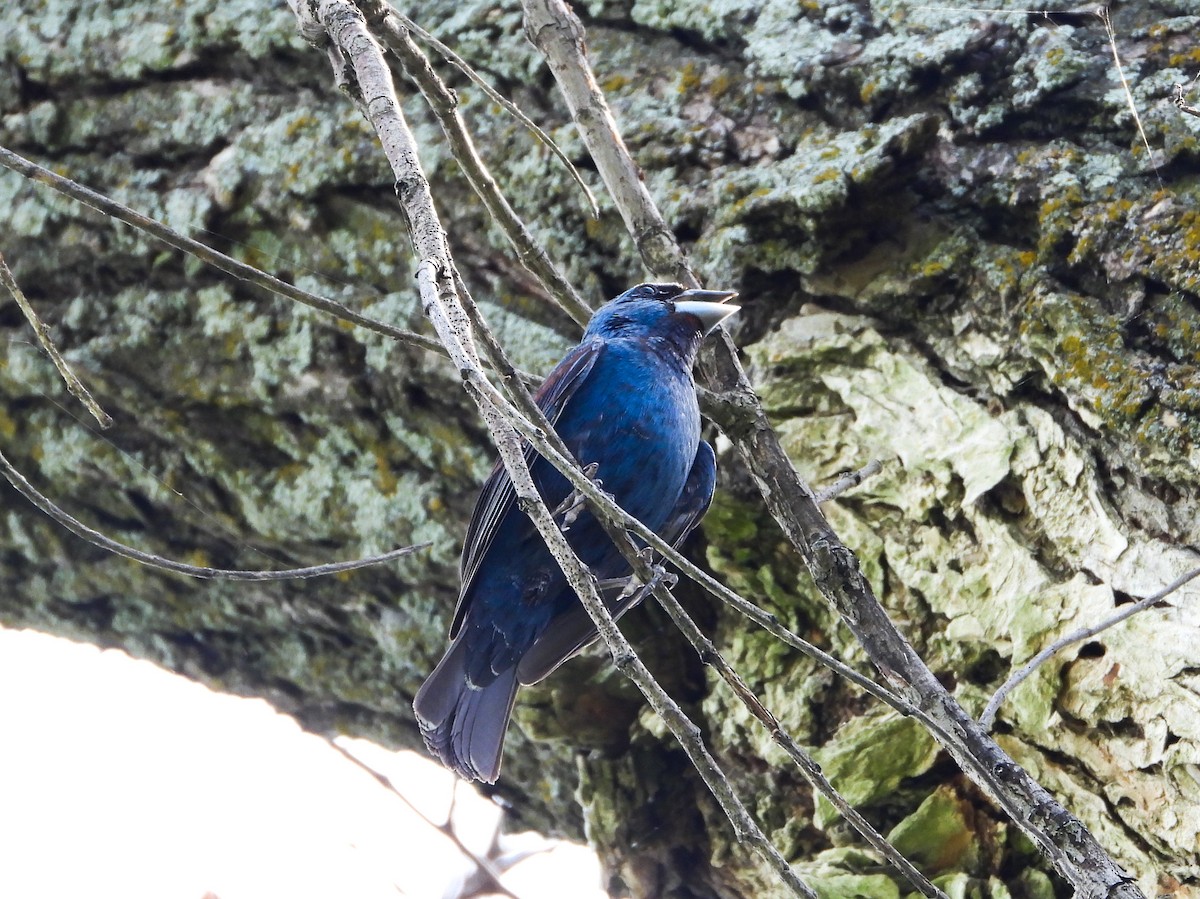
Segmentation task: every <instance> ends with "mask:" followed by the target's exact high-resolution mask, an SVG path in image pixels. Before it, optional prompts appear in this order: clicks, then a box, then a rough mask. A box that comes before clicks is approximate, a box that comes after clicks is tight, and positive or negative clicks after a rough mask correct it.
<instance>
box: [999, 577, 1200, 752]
mask: <svg viewBox="0 0 1200 899" xmlns="http://www.w3.org/2000/svg"><path fill="white" fill-rule="evenodd" d="M1197 576H1200V568H1195V569H1193V570H1192V571H1189V572H1188V573H1187V574H1184V575H1182V576H1180V577H1178V578H1176V579H1175V580H1173V581H1171V583H1169V584H1167V586H1165V587H1163V588H1162V589H1161V590H1159V591H1158V592H1157V593H1155V594H1153V595H1151V596H1147V597H1146V598H1145V599H1139V600H1138V601H1137V602H1135V603H1133V605H1130V606H1126V607H1125V608H1123V609H1122V610H1121V611H1120V612H1117V614H1115V615H1112V616H1110V617H1108V618H1105V619H1104V620H1103V621H1101V622H1100V623H1099V624H1094V625H1092V626H1090V627H1083V628H1080V629H1079V630H1075V631H1071V633H1069V634H1067V635H1065V636H1063V637H1059V638H1058V639H1057V640H1055V641H1054V642H1053V643H1051V644H1050V645H1049V646H1047V647H1046V648H1045V649H1043V650H1042V651H1041V652H1039V653H1038V654H1037V655H1035V656H1034V657H1033V658H1031V659H1030V660H1029V661H1028V662H1026V663H1025V664H1024V665H1022V666H1021V667H1020V668H1018V669H1017V670H1016V671H1014V672H1013V673H1012V675H1010V676H1009V678H1008V680H1006V681H1005V682H1004V683H1003V684H1002V685H1001V686H1000V689H999V690H997V691H996V692H995V693H993V694H992V698H991V699H989V700H988V704H987V706H986V708H984V710H983V714H982V715H980V716H979V724H980V725H981V726H982V727H985V728H987V729H988V730H991V728H992V724H994V723H995V721H996V712H997V710H999V708H1000V703H1002V702H1004V700H1005V699H1006V698H1007V697H1008V694H1009V693H1011V692H1012V691H1013V690H1015V689H1016V688H1017V687H1018V686H1019V685H1020V684H1021V683H1023V682H1024V681H1025V679H1026V678H1028V677H1029V675H1031V674H1033V672H1034V671H1036V670H1037V669H1038V667H1039V666H1041V665H1042V664H1043V663H1044V662H1045V661H1046V660H1047V659H1049V658H1050V657H1051V656H1053V655H1054V654H1055V653H1057V652H1058V651H1059V650H1061V649H1063V648H1065V647H1067V646H1070V645H1071V644H1072V643H1078V642H1079V641H1080V640H1086V639H1087V638H1088V637H1094V636H1096V634H1098V633H1100V632H1101V631H1106V630H1108V629H1109V628H1110V627H1112V626H1113V625H1115V624H1120V623H1121V622H1122V621H1124V620H1125V619H1126V618H1132V617H1133V616H1134V615H1136V614H1138V612H1144V611H1145V610H1146V609H1148V608H1150V607H1151V606H1153V605H1156V604H1157V603H1160V602H1162V601H1163V600H1164V599H1166V598H1167V597H1168V596H1170V595H1171V594H1172V593H1174V592H1175V591H1176V590H1178V589H1179V588H1180V587H1182V586H1183V585H1184V584H1186V583H1188V582H1189V581H1191V580H1192V579H1193V578H1195V577H1197Z"/></svg>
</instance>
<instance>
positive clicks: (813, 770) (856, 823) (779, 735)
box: [651, 582, 947, 899]
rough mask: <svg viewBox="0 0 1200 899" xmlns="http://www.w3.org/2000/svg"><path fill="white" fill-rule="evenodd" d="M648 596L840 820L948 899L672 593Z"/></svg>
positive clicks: (656, 589) (926, 890) (927, 891)
mask: <svg viewBox="0 0 1200 899" xmlns="http://www.w3.org/2000/svg"><path fill="white" fill-rule="evenodd" d="M651 592H652V593H653V594H654V598H655V599H656V600H658V603H659V605H661V606H662V607H663V608H664V609H666V611H667V614H668V615H670V616H671V620H672V621H674V622H675V625H676V627H678V628H679V630H681V631H682V632H683V635H684V636H685V637H687V639H688V642H689V643H691V644H692V648H693V649H695V650H696V652H697V654H698V655H699V656H700V660H701V661H702V662H704V664H706V665H709V666H711V667H712V668H713V669H714V670H715V671H716V672H717V673H718V674H719V675H721V678H722V679H723V680H724V681H725V683H727V684H728V685H729V688H730V689H731V690H733V692H734V694H735V695H736V696H737V697H738V699H740V700H741V702H742V704H743V705H744V706H746V708H747V709H749V710H750V713H751V714H752V715H754V717H755V718H757V719H758V721H759V723H761V724H762V726H763V727H764V728H766V731H767V733H768V734H770V735H771V739H772V740H773V741H774V742H775V745H777V746H778V747H779V748H780V749H782V750H783V751H784V752H786V753H787V754H788V757H789V758H791V760H792V761H793V762H795V763H796V767H798V768H799V769H800V773H801V774H803V775H804V779H805V780H807V781H808V782H809V784H811V785H812V787H813V788H814V789H815V790H816V791H817V792H819V793H820V794H821V795H822V796H824V797H825V798H826V799H828V800H829V802H830V803H831V804H832V805H833V807H834V808H836V809H837V810H838V812H839V813H840V814H841V815H842V817H843V818H845V819H846V820H847V821H848V822H850V824H851V826H853V827H854V829H855V830H856V831H858V832H859V833H860V834H862V836H863V837H864V838H865V839H866V841H867V842H868V843H870V844H871V845H872V846H874V847H875V849H876V850H877V851H878V852H879V853H880V855H882V856H883V857H884V858H885V859H887V860H888V862H890V863H891V864H892V866H893V867H895V868H896V870H897V871H899V872H900V873H901V874H902V875H903V876H904V878H905V879H906V880H907V881H908V882H909V883H911V884H912V885H913V886H914V887H916V888H917V890H918V891H919V892H920V893H921V895H923V896H930V897H936V899H947V896H946V894H945V893H943V892H942V891H941V890H939V889H938V888H937V887H935V886H934V885H933V884H932V883H930V882H929V880H928V879H926V877H925V875H923V874H922V873H921V872H920V871H918V870H917V869H916V868H915V867H913V865H912V863H911V862H909V860H908V859H906V858H905V857H904V856H903V855H901V854H900V853H899V852H897V851H896V849H895V848H894V847H893V846H892V845H891V844H890V843H888V841H887V840H885V839H884V838H883V835H882V834H880V833H879V831H877V830H876V829H875V828H874V827H872V826H871V824H870V822H868V821H867V819H866V818H864V817H863V816H862V815H860V814H859V813H858V812H857V811H855V809H854V807H853V806H852V805H850V803H849V802H847V801H846V798H845V797H844V796H842V794H841V793H839V792H838V791H837V790H836V789H835V788H834V786H833V784H831V783H830V782H829V778H827V777H826V776H825V775H824V773H822V771H821V766H820V765H818V764H817V763H816V761H815V760H814V759H813V757H812V756H810V755H809V754H808V753H807V752H805V751H804V750H803V749H801V748H800V745H799V744H798V743H797V742H796V741H795V740H794V739H792V736H791V734H789V733H788V732H787V731H786V730H784V728H783V725H781V724H780V723H779V719H778V718H776V717H775V716H774V715H773V714H771V712H770V710H768V709H767V707H766V706H764V705H763V704H762V702H761V700H759V698H758V697H757V696H755V695H754V691H753V690H751V689H750V688H749V687H748V686H746V682H745V681H743V680H742V679H741V677H740V676H738V673H737V672H736V671H734V670H733V668H732V667H731V666H730V664H729V663H728V662H727V661H725V658H724V657H723V656H722V655H721V653H720V652H718V650H717V648H716V647H715V646H714V645H713V643H712V641H711V640H709V639H708V637H706V636H704V633H703V632H702V631H701V630H700V628H699V627H697V626H696V622H695V621H693V620H692V618H691V616H690V615H688V613H687V612H685V611H684V609H683V606H681V605H680V604H679V601H678V600H677V599H675V597H674V596H672V595H671V592H670V591H669V590H667V589H665V588H664V586H663V585H662V583H661V582H659V583H655V584H654V585H653V586H652V588H651Z"/></svg>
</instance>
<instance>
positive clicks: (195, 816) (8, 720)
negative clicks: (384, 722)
mask: <svg viewBox="0 0 1200 899" xmlns="http://www.w3.org/2000/svg"><path fill="white" fill-rule="evenodd" d="M342 745H344V746H345V747H346V748H348V749H350V750H351V751H352V752H354V753H355V754H356V755H357V756H358V757H359V758H361V759H362V760H364V761H366V762H367V763H369V764H370V765H371V766H372V767H373V768H375V769H376V770H379V771H381V772H383V773H385V774H386V775H387V776H388V777H390V778H391V779H392V781H393V782H394V783H395V784H396V785H397V786H398V787H399V788H400V789H401V790H402V791H403V792H404V793H405V795H406V796H408V797H409V799H410V800H411V801H413V802H414V803H415V804H416V805H417V806H418V807H419V808H420V809H421V810H422V811H423V812H424V813H425V814H426V815H427V816H429V817H430V818H431V819H433V820H434V821H436V822H442V821H444V820H445V818H446V814H447V811H448V809H449V807H450V803H451V797H452V795H456V801H455V822H456V825H457V828H458V831H459V833H460V836H461V837H462V838H463V840H464V842H466V843H468V845H470V846H471V847H472V849H474V850H475V851H478V852H480V853H485V852H486V851H487V847H488V845H490V842H491V839H492V834H493V833H494V830H495V823H496V819H497V816H498V814H499V813H498V811H497V810H496V808H495V807H494V806H493V805H492V804H491V803H490V802H488V801H487V800H485V799H482V798H481V797H479V795H478V794H476V793H475V792H474V791H473V790H471V789H470V788H469V787H467V786H465V785H460V786H459V787H458V789H457V794H455V793H454V791H455V782H456V781H455V778H454V777H452V776H451V775H449V774H448V773H447V772H445V771H444V770H442V769H441V768H440V767H438V766H437V765H434V764H433V763H431V762H428V761H426V760H425V759H423V758H421V757H420V756H417V755H415V754H413V753H390V752H387V751H385V750H383V749H381V748H380V747H378V746H374V745H373V744H370V743H366V742H364V741H357V740H348V741H345V742H344V743H342ZM506 839H508V840H509V841H508V842H506V843H504V844H502V845H503V847H504V848H505V849H506V850H509V851H514V852H521V851H523V850H529V849H540V851H537V852H535V853H533V854H531V855H530V856H529V857H528V859H526V860H525V861H523V862H520V863H519V864H517V865H515V866H514V867H513V868H512V869H511V871H510V872H509V873H508V874H506V875H505V876H504V879H503V882H504V884H505V886H506V887H507V888H508V889H509V890H511V891H512V892H514V893H516V894H518V895H519V896H520V897H522V899H538V897H562V896H571V897H580V899H598V897H602V896H604V895H605V894H604V893H603V892H601V891H600V889H599V883H600V872H599V866H598V864H597V862H596V859H595V857H594V856H593V855H592V854H591V853H590V852H588V851H587V850H585V849H584V848H582V847H576V846H571V845H569V844H549V843H547V842H546V841H545V840H542V839H541V838H540V837H537V836H536V835H528V836H518V837H516V838H506ZM470 867H471V865H470V863H469V862H466V861H465V860H464V859H463V856H462V855H461V853H459V852H458V850H457V849H456V848H455V847H454V846H453V844H452V843H451V842H450V841H449V840H447V839H446V837H445V836H443V835H442V834H440V833H438V832H437V831H435V830H433V829H432V828H431V827H430V826H429V825H428V824H426V823H424V822H422V821H421V819H420V818H418V817H417V816H416V815H414V814H413V813H412V812H411V811H410V810H409V809H408V808H406V807H405V805H404V804H403V803H402V802H401V801H400V800H399V799H397V798H396V797H395V796H394V795H392V794H391V793H389V792H388V791H387V790H385V789H384V788H383V787H381V786H379V785H378V784H377V783H376V782H375V781H374V780H373V779H372V778H371V777H370V776H369V775H367V774H366V773H365V772H363V771H361V770H360V769H358V768H357V767H356V766H354V765H353V764H352V763H350V762H348V761H347V760H345V759H343V758H342V757H341V756H340V755H339V754H338V753H337V752H336V751H335V750H334V749H332V748H331V747H330V746H328V745H327V744H326V743H325V742H324V741H323V740H321V739H319V738H317V737H314V736H312V735H309V734H305V733H304V732H302V731H301V730H300V728H299V727H298V726H297V725H296V723H295V722H294V721H292V720H291V719H290V718H285V717H283V716H281V715H278V714H276V713H275V712H274V711H272V710H271V708H270V707H269V706H267V704H266V703H264V702H261V701H255V700H246V699H238V698H235V697H231V696H225V695H222V694H218V693H214V692H212V691H210V690H208V689H207V688H205V687H203V686H201V685H199V684H196V683H193V682H191V681H188V680H185V679H184V678H181V677H177V676H175V675H173V674H170V673H168V672H166V671H163V670H162V669H159V668H157V667H155V666H154V665H151V664H149V663H148V662H141V661H135V660H133V659H131V658H129V657H128V656H126V655H124V654H123V653H119V652H114V651H104V652H101V651H100V650H98V649H96V648H95V647H92V646H86V645H81V644H76V643H71V642H68V641H66V640H60V639H57V638H53V637H48V636H45V635H43V634H36V633H33V632H30V631H8V630H3V629H0V896H2V897H12V899H75V897H87V899H109V897H112V899H203V897H205V896H208V897H209V899H213V897H217V899H276V897H278V899H310V897H311V899H318V897H319V899H375V897H388V899H395V897H397V896H413V897H421V899H425V897H428V899H442V897H451V896H455V895H457V894H458V891H459V889H460V887H461V883H462V878H463V877H464V876H466V874H467V873H468V872H469V869H470Z"/></svg>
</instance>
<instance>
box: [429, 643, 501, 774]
mask: <svg viewBox="0 0 1200 899" xmlns="http://www.w3.org/2000/svg"><path fill="white" fill-rule="evenodd" d="M466 662H467V649H466V641H464V640H463V639H462V637H461V635H460V637H459V639H457V640H455V641H454V642H453V643H452V644H451V645H450V648H449V649H448V650H447V651H446V654H445V655H444V656H443V657H442V660H441V661H440V662H438V664H437V667H436V668H434V669H433V673H432V674H430V675H429V677H428V679H426V681H425V683H424V684H422V685H421V689H420V690H418V691H417V695H416V698H415V699H413V711H414V712H416V715H417V724H419V725H420V727H421V735H422V736H423V737H424V738H425V745H426V746H428V747H429V751H430V752H432V753H433V754H434V755H436V756H437V757H438V758H439V759H441V761H442V764H444V765H445V766H446V767H447V768H451V769H453V770H454V771H455V772H456V773H458V774H459V775H460V776H461V777H465V778H467V779H468V780H482V781H486V782H487V783H495V782H496V778H497V777H499V776H500V757H501V754H502V752H503V750H504V732H505V731H506V730H507V729H508V718H509V715H511V714H512V707H513V700H514V699H515V698H516V695H517V670H516V668H515V667H513V668H510V669H509V670H508V671H505V672H503V673H501V674H500V675H498V676H497V677H496V679H495V680H494V681H492V682H491V683H490V684H488V685H487V686H486V687H476V686H474V685H473V684H471V683H469V682H468V681H467V669H466Z"/></svg>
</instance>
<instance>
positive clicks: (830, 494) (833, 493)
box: [815, 459, 883, 503]
mask: <svg viewBox="0 0 1200 899" xmlns="http://www.w3.org/2000/svg"><path fill="white" fill-rule="evenodd" d="M882 468H883V463H882V462H880V461H879V460H878V459H872V460H871V461H870V462H868V463H867V464H866V465H864V466H863V467H862V468H860V469H859V470H858V471H850V472H847V473H846V474H844V475H842V476H841V477H840V478H838V479H837V480H836V481H834V482H833V483H832V484H830V485H829V486H828V487H825V488H823V489H821V490H818V491H817V495H816V497H815V499H816V501H817V502H818V503H827V502H829V501H830V500H831V499H836V498H837V497H839V496H841V495H842V494H843V493H845V492H846V491H847V490H851V489H853V488H855V487H857V486H858V485H859V484H861V483H862V482H863V481H865V480H866V479H867V478H870V477H874V476H875V475H877V474H879V472H880V470H882Z"/></svg>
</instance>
